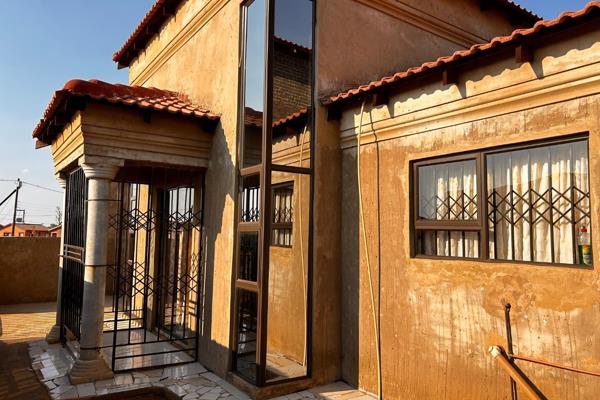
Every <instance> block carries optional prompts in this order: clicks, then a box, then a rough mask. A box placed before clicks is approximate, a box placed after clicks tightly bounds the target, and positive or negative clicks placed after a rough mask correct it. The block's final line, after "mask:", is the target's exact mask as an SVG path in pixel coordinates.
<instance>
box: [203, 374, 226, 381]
mask: <svg viewBox="0 0 600 400" xmlns="http://www.w3.org/2000/svg"><path fill="white" fill-rule="evenodd" d="M202 377H203V378H206V379H208V380H209V381H213V382H219V381H222V379H221V378H219V377H218V376H217V375H215V374H213V373H212V372H205V373H203V374H202Z"/></svg>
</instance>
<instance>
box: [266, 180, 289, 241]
mask: <svg viewBox="0 0 600 400" xmlns="http://www.w3.org/2000/svg"><path fill="white" fill-rule="evenodd" d="M294 186H295V185H294V181H293V180H290V181H285V182H281V183H276V184H273V185H272V186H271V204H272V205H275V204H276V202H275V200H276V192H277V190H281V189H288V188H289V189H290V190H291V192H292V193H291V206H292V221H290V222H275V221H272V222H271V246H272V247H282V248H286V249H290V248H292V246H293V245H294V220H293V218H294V217H293V212H294ZM273 210H275V208H273ZM271 217H273V216H271ZM276 229H277V230H281V229H289V231H290V244H289V245H285V244H280V243H275V238H274V235H273V233H274V232H275V230H276Z"/></svg>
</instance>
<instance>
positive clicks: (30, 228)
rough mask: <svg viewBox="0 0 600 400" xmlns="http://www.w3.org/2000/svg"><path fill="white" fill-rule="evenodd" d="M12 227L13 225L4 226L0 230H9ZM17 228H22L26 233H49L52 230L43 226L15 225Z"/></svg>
mask: <svg viewBox="0 0 600 400" xmlns="http://www.w3.org/2000/svg"><path fill="white" fill-rule="evenodd" d="M8 227H11V228H12V224H8V225H4V226H0V229H4V228H8ZM15 228H20V229H23V230H26V231H42V232H47V231H49V230H50V228H48V227H47V226H45V225H42V224H19V223H17V224H15Z"/></svg>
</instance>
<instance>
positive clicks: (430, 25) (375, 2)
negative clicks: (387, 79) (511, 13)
mask: <svg viewBox="0 0 600 400" xmlns="http://www.w3.org/2000/svg"><path fill="white" fill-rule="evenodd" d="M317 23H318V26H319V29H318V47H317V49H318V52H319V57H318V64H317V69H318V71H317V72H318V75H317V77H318V78H317V84H318V93H319V95H320V96H323V95H329V94H332V93H333V92H339V91H341V90H343V89H345V88H348V87H354V86H357V85H362V84H365V83H368V82H369V81H371V80H375V79H379V78H380V77H382V76H384V75H386V74H391V73H394V72H397V71H402V70H405V69H407V68H410V67H414V66H417V65H420V64H421V63H423V62H426V61H431V60H435V59H436V58H437V57H439V56H442V55H448V54H452V53H453V52H454V51H456V50H458V49H465V48H468V47H470V46H471V45H473V44H475V43H483V42H485V41H486V40H487V38H491V37H494V36H498V35H506V34H509V33H510V32H512V30H513V29H514V27H513V26H512V25H511V24H509V23H508V21H507V19H506V18H505V17H503V16H502V15H501V14H500V13H498V12H497V11H492V10H490V11H482V10H481V8H480V7H479V4H478V2H476V1H472V0H459V1H431V0H428V1H416V0H411V1H407V2H398V1H392V0H326V1H321V2H318V22H317ZM423 43H427V45H426V46H424V45H423ZM374 44H376V45H374Z"/></svg>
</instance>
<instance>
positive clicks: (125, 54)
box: [112, 0, 184, 68]
mask: <svg viewBox="0 0 600 400" xmlns="http://www.w3.org/2000/svg"><path fill="white" fill-rule="evenodd" d="M183 1H184V0H156V2H155V3H154V4H153V5H152V7H151V8H150V10H149V11H148V12H147V13H146V15H145V16H144V18H143V19H142V21H141V22H140V23H139V24H138V26H137V27H136V28H135V30H134V31H133V32H132V33H131V35H130V36H129V38H128V39H127V41H126V42H125V43H124V44H123V46H122V47H121V48H120V49H119V50H118V51H117V52H115V54H113V57H112V59H113V61H115V62H116V63H118V66H119V68H124V67H128V66H129V64H130V63H131V61H133V59H134V58H135V57H137V55H138V54H139V52H140V51H141V50H143V49H144V48H145V47H146V45H148V42H149V41H150V39H152V38H153V37H154V35H155V34H156V32H157V31H158V30H160V28H161V27H162V25H163V24H164V23H165V22H167V20H168V19H169V18H170V17H171V16H172V15H173V14H174V13H175V9H176V8H177V7H179V5H180V4H181V3H183ZM151 27H154V29H155V31H153V30H152V29H150V28H151Z"/></svg>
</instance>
